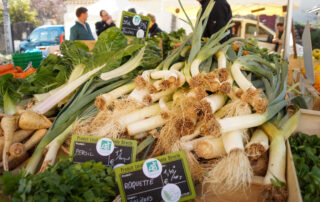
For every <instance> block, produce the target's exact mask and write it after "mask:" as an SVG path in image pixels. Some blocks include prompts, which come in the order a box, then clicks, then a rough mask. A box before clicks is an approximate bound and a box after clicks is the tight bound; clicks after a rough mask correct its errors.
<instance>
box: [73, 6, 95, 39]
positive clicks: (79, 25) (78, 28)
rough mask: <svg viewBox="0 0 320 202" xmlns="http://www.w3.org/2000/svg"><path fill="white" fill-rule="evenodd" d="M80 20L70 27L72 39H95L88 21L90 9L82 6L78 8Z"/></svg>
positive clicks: (77, 12) (77, 14)
mask: <svg viewBox="0 0 320 202" xmlns="http://www.w3.org/2000/svg"><path fill="white" fill-rule="evenodd" d="M76 16H77V17H78V21H76V24H75V25H73V26H72V27H71V29H70V41H76V40H94V38H93V35H92V32H91V29H90V26H89V24H88V23H86V21H87V19H88V9H86V8H84V7H80V8H78V9H77V10H76Z"/></svg>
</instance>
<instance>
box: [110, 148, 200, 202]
mask: <svg viewBox="0 0 320 202" xmlns="http://www.w3.org/2000/svg"><path fill="white" fill-rule="evenodd" d="M115 173H116V178H117V182H118V186H119V190H120V194H121V199H122V201H128V202H140V201H154V202H157V201H159V202H160V201H165V202H176V201H185V200H191V199H194V198H195V196H196V194H195V189H194V185H193V182H192V179H191V175H190V171H189V168H188V164H187V160H186V157H185V154H184V152H183V151H180V152H175V153H171V154H168V155H164V156H159V157H156V158H152V159H148V160H146V161H139V162H136V163H132V164H128V165H126V166H122V167H119V168H116V169H115Z"/></svg>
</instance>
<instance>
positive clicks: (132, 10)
mask: <svg viewBox="0 0 320 202" xmlns="http://www.w3.org/2000/svg"><path fill="white" fill-rule="evenodd" d="M128 12H131V13H137V11H136V9H135V8H129V10H128Z"/></svg>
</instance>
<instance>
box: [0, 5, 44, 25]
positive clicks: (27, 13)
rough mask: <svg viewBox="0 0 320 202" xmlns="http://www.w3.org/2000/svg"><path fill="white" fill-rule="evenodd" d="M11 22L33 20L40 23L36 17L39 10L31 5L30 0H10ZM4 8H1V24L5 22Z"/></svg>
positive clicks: (32, 21)
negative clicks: (34, 9)
mask: <svg viewBox="0 0 320 202" xmlns="http://www.w3.org/2000/svg"><path fill="white" fill-rule="evenodd" d="M8 5H9V13H10V20H11V23H14V22H31V23H32V24H34V25H37V24H38V21H37V19H36V16H37V12H36V11H33V9H31V7H30V0H8ZM2 12H3V10H2V9H1V10H0V24H3V14H2Z"/></svg>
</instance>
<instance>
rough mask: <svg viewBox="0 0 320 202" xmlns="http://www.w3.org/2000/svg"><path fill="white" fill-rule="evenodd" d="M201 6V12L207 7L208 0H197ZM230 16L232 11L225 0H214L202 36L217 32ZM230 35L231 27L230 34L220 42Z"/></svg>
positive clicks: (226, 38) (208, 36) (209, 35)
mask: <svg viewBox="0 0 320 202" xmlns="http://www.w3.org/2000/svg"><path fill="white" fill-rule="evenodd" d="M197 1H198V2H199V3H200V4H201V7H202V14H203V13H204V11H205V9H206V8H207V6H208V4H209V2H210V0H197ZM231 18H232V11H231V8H230V5H229V4H228V2H227V0H215V4H214V7H213V9H212V10H211V13H210V16H209V20H208V24H207V27H206V29H205V31H204V33H203V37H207V38H210V37H211V35H212V34H214V33H216V32H218V31H219V30H220V29H221V28H222V27H224V26H225V25H226V24H227V23H228V22H229V21H230V20H231ZM231 37H232V29H231V28H230V34H229V35H228V36H226V37H225V38H223V39H222V40H221V41H220V42H221V43H223V42H225V41H227V40H228V39H230V38H231Z"/></svg>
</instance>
